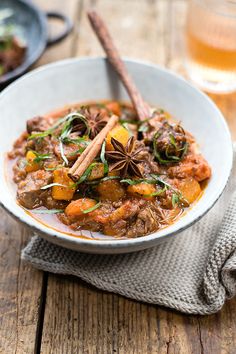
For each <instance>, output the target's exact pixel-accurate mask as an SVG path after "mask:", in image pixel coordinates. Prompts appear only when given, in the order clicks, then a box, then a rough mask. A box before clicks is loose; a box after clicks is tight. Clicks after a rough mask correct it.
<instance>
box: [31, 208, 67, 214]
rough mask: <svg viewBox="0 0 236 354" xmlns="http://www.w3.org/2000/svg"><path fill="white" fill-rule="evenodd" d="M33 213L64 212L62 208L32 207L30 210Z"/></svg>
mask: <svg viewBox="0 0 236 354" xmlns="http://www.w3.org/2000/svg"><path fill="white" fill-rule="evenodd" d="M31 212H32V213H33V214H60V213H64V210H62V209H33V210H31Z"/></svg>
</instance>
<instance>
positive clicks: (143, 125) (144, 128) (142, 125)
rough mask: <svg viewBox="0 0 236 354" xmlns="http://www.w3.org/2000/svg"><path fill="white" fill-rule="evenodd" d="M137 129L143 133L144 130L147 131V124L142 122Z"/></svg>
mask: <svg viewBox="0 0 236 354" xmlns="http://www.w3.org/2000/svg"><path fill="white" fill-rule="evenodd" d="M138 131H139V132H141V133H145V132H146V131H148V125H147V123H142V124H141V125H140V126H139V128H138Z"/></svg>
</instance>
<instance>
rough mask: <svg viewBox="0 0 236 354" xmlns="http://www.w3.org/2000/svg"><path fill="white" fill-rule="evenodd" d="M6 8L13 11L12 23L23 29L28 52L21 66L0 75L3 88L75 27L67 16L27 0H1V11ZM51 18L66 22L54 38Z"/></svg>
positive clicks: (0, 84) (0, 83)
mask: <svg viewBox="0 0 236 354" xmlns="http://www.w3.org/2000/svg"><path fill="white" fill-rule="evenodd" d="M6 8H7V9H10V10H12V11H13V16H12V17H11V23H13V24H15V25H17V26H19V27H21V29H22V31H23V36H24V39H25V41H26V44H27V52H26V56H25V59H24V62H23V63H22V64H21V65H20V66H18V67H17V68H16V69H14V70H12V71H10V72H8V73H6V74H4V75H2V76H0V87H1V88H3V87H4V86H6V85H7V84H9V83H10V82H11V81H13V80H14V79H16V78H17V77H19V76H20V75H22V74H24V73H25V72H26V71H27V70H28V69H29V67H30V66H31V65H33V64H34V63H35V62H36V61H37V60H38V59H39V58H40V56H41V55H42V54H43V52H44V50H45V48H46V47H47V46H49V45H53V44H55V43H58V42H60V41H61V40H62V39H64V38H65V37H66V36H67V35H68V34H69V33H70V32H71V30H72V28H73V26H72V22H71V21H70V19H69V18H68V17H67V16H65V15H63V14H61V13H58V12H43V11H41V10H40V9H39V8H38V7H37V6H35V5H34V4H32V3H31V2H29V1H26V0H1V2H0V11H1V10H3V9H6ZM49 18H56V19H59V20H61V21H62V22H63V23H64V28H63V30H62V32H61V33H60V34H58V35H57V36H56V37H54V38H50V37H49V36H48V19H49Z"/></svg>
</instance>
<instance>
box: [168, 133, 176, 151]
mask: <svg viewBox="0 0 236 354" xmlns="http://www.w3.org/2000/svg"><path fill="white" fill-rule="evenodd" d="M169 138H170V143H171V144H172V145H173V146H174V147H175V148H177V147H176V140H175V137H174V135H173V134H170V135H169Z"/></svg>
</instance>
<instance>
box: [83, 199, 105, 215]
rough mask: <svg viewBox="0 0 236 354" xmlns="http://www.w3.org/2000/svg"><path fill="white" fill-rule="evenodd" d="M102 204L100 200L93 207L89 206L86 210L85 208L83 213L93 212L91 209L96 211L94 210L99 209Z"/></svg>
mask: <svg viewBox="0 0 236 354" xmlns="http://www.w3.org/2000/svg"><path fill="white" fill-rule="evenodd" d="M101 204H102V203H101V202H98V203H97V204H96V205H94V206H93V207H91V208H88V209H86V210H83V214H88V213H91V211H94V210H96V209H98V208H99V207H100V205H101Z"/></svg>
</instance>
